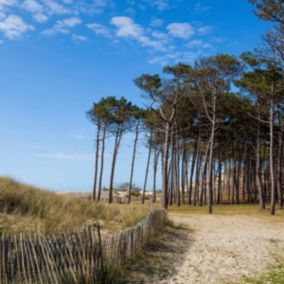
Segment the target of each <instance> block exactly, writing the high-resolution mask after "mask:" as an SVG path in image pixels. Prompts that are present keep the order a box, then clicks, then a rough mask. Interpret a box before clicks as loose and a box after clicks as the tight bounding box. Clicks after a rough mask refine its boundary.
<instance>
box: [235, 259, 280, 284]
mask: <svg viewBox="0 0 284 284" xmlns="http://www.w3.org/2000/svg"><path fill="white" fill-rule="evenodd" d="M273 259H274V262H273V264H272V265H271V266H270V267H269V268H268V271H267V272H265V273H263V274H261V275H259V276H256V277H244V278H243V279H242V282H241V283H246V284H283V283H284V257H283V255H280V254H273Z"/></svg>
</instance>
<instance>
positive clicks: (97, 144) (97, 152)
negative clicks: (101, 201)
mask: <svg viewBox="0 0 284 284" xmlns="http://www.w3.org/2000/svg"><path fill="white" fill-rule="evenodd" d="M100 132H101V122H100V120H98V122H97V138H96V155H95V169H94V184H93V200H94V201H95V200H96V191H97V179H98V163H99V150H100V149H99V148H100Z"/></svg>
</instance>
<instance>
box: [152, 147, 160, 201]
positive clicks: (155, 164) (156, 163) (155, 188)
mask: <svg viewBox="0 0 284 284" xmlns="http://www.w3.org/2000/svg"><path fill="white" fill-rule="evenodd" d="M159 155H160V151H159V150H157V147H155V152H154V163H153V198H152V201H153V203H155V202H156V190H157V169H158V162H159Z"/></svg>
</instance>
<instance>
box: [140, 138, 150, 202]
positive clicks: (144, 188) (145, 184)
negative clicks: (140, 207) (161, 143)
mask: <svg viewBox="0 0 284 284" xmlns="http://www.w3.org/2000/svg"><path fill="white" fill-rule="evenodd" d="M151 140H152V133H151V136H150V145H149V151H148V159H147V166H146V173H145V179H144V186H143V196H142V203H143V204H144V202H145V192H146V187H147V181H148V173H149V167H150V160H151V153H152V141H151Z"/></svg>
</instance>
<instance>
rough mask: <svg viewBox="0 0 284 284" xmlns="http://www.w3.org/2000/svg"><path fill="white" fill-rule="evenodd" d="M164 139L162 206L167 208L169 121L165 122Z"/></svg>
mask: <svg viewBox="0 0 284 284" xmlns="http://www.w3.org/2000/svg"><path fill="white" fill-rule="evenodd" d="M165 130H166V132H165V141H164V146H163V157H164V160H163V167H162V168H163V169H162V171H163V174H162V206H163V208H165V209H167V208H168V160H169V133H170V123H169V122H166V126H165Z"/></svg>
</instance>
